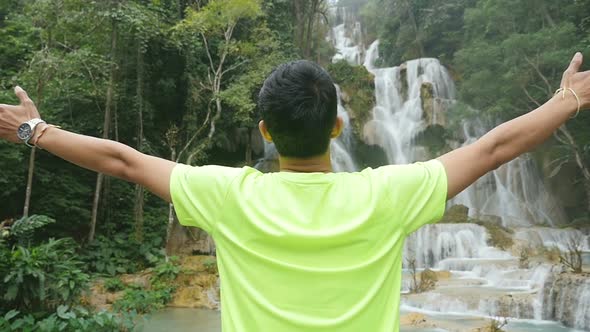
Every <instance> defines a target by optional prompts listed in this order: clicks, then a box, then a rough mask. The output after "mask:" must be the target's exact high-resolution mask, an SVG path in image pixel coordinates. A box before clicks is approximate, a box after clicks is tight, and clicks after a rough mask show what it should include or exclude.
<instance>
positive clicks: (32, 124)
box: [25, 118, 46, 147]
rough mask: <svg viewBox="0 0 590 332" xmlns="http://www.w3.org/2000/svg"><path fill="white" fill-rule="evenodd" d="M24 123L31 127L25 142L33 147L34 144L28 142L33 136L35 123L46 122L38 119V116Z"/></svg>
mask: <svg viewBox="0 0 590 332" xmlns="http://www.w3.org/2000/svg"><path fill="white" fill-rule="evenodd" d="M26 123H27V124H28V125H29V127H31V137H29V138H28V139H26V140H25V144H26V145H27V146H28V147H34V145H31V144H30V143H29V142H30V141H31V139H32V138H33V137H34V136H35V127H37V125H39V124H40V123H46V122H45V121H43V120H41V119H39V118H34V119H31V120H29V121H27V122H26Z"/></svg>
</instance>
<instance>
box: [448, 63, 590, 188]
mask: <svg viewBox="0 0 590 332" xmlns="http://www.w3.org/2000/svg"><path fill="white" fill-rule="evenodd" d="M581 65H582V54H581V53H579V52H578V53H576V55H574V57H573V59H572V61H571V62H570V64H569V66H568V68H567V69H566V71H565V72H564V73H563V78H562V81H561V87H562V88H565V89H566V91H565V95H564V94H562V93H559V94H558V95H556V96H554V97H553V98H551V99H550V100H549V101H548V102H546V103H545V104H544V105H543V106H541V107H539V108H537V109H536V110H534V111H532V112H530V113H527V114H525V115H523V116H520V117H518V118H516V119H514V120H511V121H508V122H506V123H503V124H501V125H499V126H498V127H496V128H494V129H493V130H491V131H490V132H489V133H487V134H486V135H484V136H483V137H481V138H480V139H479V140H477V141H476V142H475V143H473V144H471V145H468V146H465V147H462V148H460V149H457V150H454V151H451V152H449V153H447V154H445V155H444V156H441V157H439V158H438V160H439V161H441V162H442V163H443V165H444V166H445V170H446V172H447V183H448V188H447V192H448V193H447V199H451V198H453V197H454V196H455V195H457V194H458V193H460V192H461V191H463V190H464V189H465V188H467V187H468V186H470V185H471V184H472V183H473V182H475V181H476V180H477V179H479V178H480V177H481V176H483V175H484V174H486V173H487V172H489V171H492V170H494V169H496V168H498V167H500V166H501V165H502V164H504V163H507V162H509V161H510V160H512V159H514V158H516V157H518V156H519V155H521V154H523V153H525V152H527V151H530V150H531V149H533V148H534V147H536V146H537V145H539V144H541V143H543V142H544V141H545V140H546V139H547V138H549V137H550V136H551V135H552V134H553V132H555V130H557V128H559V126H561V125H562V124H564V123H565V122H566V121H567V120H568V119H569V118H570V117H572V116H573V115H575V114H576V111H577V110H578V101H577V100H576V98H575V96H574V95H573V94H572V92H571V91H569V90H567V89H568V88H571V89H572V90H574V91H575V92H576V95H577V96H578V97H579V101H580V105H579V106H580V109H587V108H589V107H590V71H585V72H579V70H580V66H581ZM564 96H565V97H564Z"/></svg>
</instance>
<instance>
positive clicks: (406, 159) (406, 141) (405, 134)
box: [364, 40, 455, 164]
mask: <svg viewBox="0 0 590 332" xmlns="http://www.w3.org/2000/svg"><path fill="white" fill-rule="evenodd" d="M378 52H379V41H378V40H377V41H375V42H373V44H372V45H371V46H370V47H369V50H368V51H367V60H366V61H365V63H364V65H365V66H366V68H367V70H369V71H370V72H371V73H372V74H373V75H375V98H376V105H375V108H374V109H373V120H372V121H371V122H370V123H369V124H368V126H369V128H371V130H370V134H367V135H366V136H367V137H365V138H366V139H367V140H368V141H370V142H373V143H376V144H378V145H380V146H381V147H383V148H384V150H385V152H386V154H387V159H388V161H389V163H391V164H407V163H411V162H414V161H416V159H418V158H417V155H416V147H415V144H414V142H413V140H414V138H415V137H416V135H417V134H418V133H420V132H421V131H422V130H423V129H424V128H425V126H426V125H427V124H425V123H424V122H423V114H422V112H423V110H422V97H421V93H422V89H423V88H424V87H425V86H426V87H431V88H432V93H433V96H432V97H433V100H435V99H437V100H450V99H453V98H454V96H455V85H454V83H453V80H452V79H451V78H450V76H449V74H448V72H447V70H446V69H445V68H444V67H443V66H442V65H441V64H440V63H439V61H438V60H437V59H430V58H427V59H416V60H411V61H408V62H406V63H404V64H403V65H402V66H397V67H391V68H375V66H374V62H375V61H376V60H377V59H378ZM370 136H373V137H370Z"/></svg>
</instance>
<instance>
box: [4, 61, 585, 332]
mask: <svg viewBox="0 0 590 332" xmlns="http://www.w3.org/2000/svg"><path fill="white" fill-rule="evenodd" d="M581 64H582V55H581V54H580V53H577V54H576V55H575V56H574V58H573V59H572V61H571V63H570V65H569V67H568V69H567V70H566V71H565V73H564V75H563V80H562V83H561V86H562V88H565V89H564V90H563V91H562V92H560V93H558V94H556V96H554V97H553V98H551V99H550V100H549V101H548V102H547V103H546V104H544V105H543V106H541V107H539V108H538V109H536V110H535V111H532V112H530V113H528V114H526V115H523V116H521V117H519V118H517V119H514V120H512V121H509V122H507V123H504V124H502V125H500V126H498V127H497V128H495V129H493V130H492V131H490V132H489V133H488V134H487V135H485V136H483V137H482V138H481V139H479V140H478V141H477V142H475V143H473V144H472V145H469V146H467V147H463V148H460V149H457V150H455V151H452V152H449V153H448V154H445V155H444V156H441V157H440V158H438V159H436V160H431V161H428V162H425V163H416V164H413V165H398V166H384V167H380V168H378V169H366V170H364V171H362V172H357V173H332V172H331V171H332V169H331V163H330V154H329V143H330V139H332V138H335V137H337V136H338V135H339V134H340V132H341V130H342V126H343V124H342V120H341V119H339V118H338V117H337V111H336V108H337V100H336V98H337V97H336V91H335V88H334V85H333V83H332V80H331V78H330V77H329V75H328V74H327V73H326V72H325V71H324V70H323V69H322V68H321V67H319V66H318V65H316V64H313V63H311V62H308V61H295V62H291V63H287V64H285V65H282V66H280V67H279V68H277V69H276V70H275V71H274V72H273V73H272V74H271V75H270V76H269V77H268V78H267V80H266V81H265V83H264V86H263V88H262V90H261V92H260V97H259V108H260V110H261V112H262V121H260V124H259V127H260V132H261V133H262V136H263V137H264V138H265V139H266V140H267V141H269V142H270V141H273V142H274V143H275V145H276V147H277V150H278V152H279V154H280V168H281V171H280V172H277V173H269V174H262V173H260V172H258V171H257V170H255V169H252V168H249V167H245V168H228V167H220V166H203V167H190V166H186V165H180V164H179V165H177V164H175V163H173V162H171V161H169V160H165V159H160V158H156V157H152V156H148V155H145V154H142V153H140V152H138V151H135V150H134V149H132V148H130V147H128V146H125V145H123V144H120V143H117V142H113V141H109V140H103V139H97V138H92V137H88V136H83V135H78V134H74V133H71V132H67V131H65V130H60V129H58V128H55V127H51V126H48V125H47V124H45V123H44V122H40V120H32V119H38V118H40V115H39V113H38V112H37V109H36V107H35V105H34V104H33V102H32V101H31V100H30V99H29V97H28V96H27V94H26V92H25V91H24V90H22V89H21V88H19V87H17V88H16V89H15V91H16V94H17V96H18V98H19V99H20V105H18V106H12V105H0V138H2V139H6V140H9V141H12V142H15V143H18V142H21V141H27V142H28V143H29V144H35V145H37V146H39V147H41V148H43V149H45V150H47V151H49V152H50V153H53V154H55V155H57V156H59V157H61V158H63V159H65V160H68V161H70V162H72V163H75V164H77V165H80V166H82V167H85V168H88V169H91V170H94V171H97V172H102V173H105V174H108V175H111V176H114V177H118V178H121V179H124V180H127V181H131V182H134V183H138V184H141V185H143V186H145V187H146V188H148V189H149V190H150V191H152V192H153V193H154V194H156V195H158V196H160V197H161V198H163V199H164V200H166V201H168V202H172V203H174V206H175V209H176V212H177V214H178V217H179V220H180V222H181V224H183V225H186V226H195V227H200V228H202V229H204V230H205V231H207V232H208V233H209V234H211V236H212V237H213V238H214V239H215V242H216V244H217V255H218V266H219V273H220V277H221V303H222V326H223V329H224V331H281V332H287V331H398V330H399V302H400V285H401V268H402V257H401V256H402V247H403V242H404V239H405V237H406V236H407V235H408V234H410V233H411V232H413V231H415V230H416V229H418V228H420V227H421V226H422V225H424V224H427V223H431V222H435V221H437V220H439V219H440V218H441V216H442V215H443V213H444V209H445V202H446V200H448V199H450V198H452V197H454V196H455V195H456V194H458V193H459V192H461V191H462V190H463V189H465V188H466V187H467V186H469V185H470V184H472V183H473V182H474V181H476V180H477V179H478V178H479V177H481V176H482V175H484V174H485V173H486V172H489V171H491V170H493V169H495V168H497V167H498V166H500V165H502V164H504V163H506V162H508V161H510V160H512V159H513V158H515V157H517V156H518V155H520V154H522V153H524V152H526V151H528V150H530V149H532V148H533V147H535V146H537V145H539V144H540V143H541V142H543V141H545V140H546V139H547V138H548V137H549V136H550V135H551V134H552V133H553V132H554V131H555V130H556V129H557V128H558V127H559V126H560V125H562V124H563V123H565V122H566V121H567V120H568V119H569V118H570V117H572V116H574V115H575V114H577V111H579V108H586V107H588V106H590V72H578V70H579V68H580V66H581Z"/></svg>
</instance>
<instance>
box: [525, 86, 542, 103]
mask: <svg viewBox="0 0 590 332" xmlns="http://www.w3.org/2000/svg"><path fill="white" fill-rule="evenodd" d="M522 90H523V91H524V94H526V96H527V97H529V99H530V100H531V101H532V102H533V103H534V104H535V105H537V107H541V104H540V103H539V102H538V101H537V100H536V99H535V98H533V97H532V96H531V95H530V93H529V90H528V89H527V88H525V87H524V86H523V87H522Z"/></svg>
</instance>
